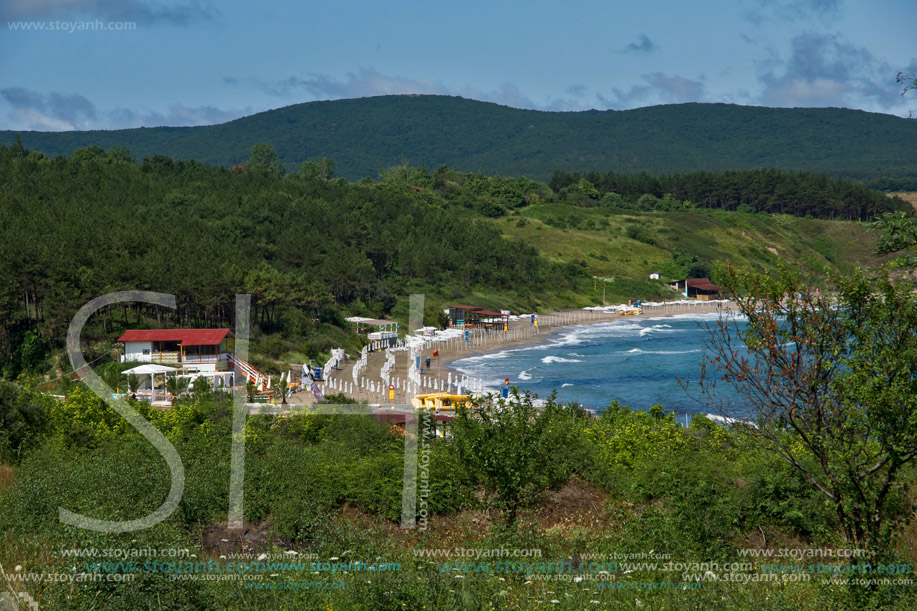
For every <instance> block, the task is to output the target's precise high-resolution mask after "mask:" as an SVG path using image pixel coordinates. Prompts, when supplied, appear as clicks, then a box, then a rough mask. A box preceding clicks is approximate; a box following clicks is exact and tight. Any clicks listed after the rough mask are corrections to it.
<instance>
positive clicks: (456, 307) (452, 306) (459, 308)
mask: <svg viewBox="0 0 917 611" xmlns="http://www.w3.org/2000/svg"><path fill="white" fill-rule="evenodd" d="M449 309H450V310H480V309H481V308H479V307H478V306H463V305H451V306H449Z"/></svg>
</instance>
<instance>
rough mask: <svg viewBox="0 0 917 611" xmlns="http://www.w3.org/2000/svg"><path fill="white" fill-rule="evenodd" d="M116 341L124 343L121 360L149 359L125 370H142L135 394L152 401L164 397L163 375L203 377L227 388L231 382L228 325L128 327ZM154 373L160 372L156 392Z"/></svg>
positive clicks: (230, 344) (129, 371)
mask: <svg viewBox="0 0 917 611" xmlns="http://www.w3.org/2000/svg"><path fill="white" fill-rule="evenodd" d="M118 341H119V342H122V343H123V344H124V354H123V355H122V356H121V362H122V363H150V365H148V366H145V367H146V369H145V368H144V367H135V368H133V369H130V370H128V371H126V372H125V373H126V374H127V373H134V374H143V379H142V380H141V384H140V386H139V388H138V389H137V391H138V392H137V395H138V396H144V397H146V398H148V399H150V400H153V401H154V402H156V401H157V399H166V398H167V397H168V395H166V394H164V393H165V390H164V389H162V387H163V386H164V385H165V376H170V375H174V376H177V377H180V378H186V379H187V380H188V381H189V382H191V383H193V382H194V381H195V380H196V379H197V378H200V377H206V378H208V379H209V380H210V383H211V384H212V385H213V387H214V388H230V387H232V386H233V384H234V381H235V380H234V378H235V376H234V371H233V367H232V360H231V359H232V356H231V355H232V352H233V349H234V345H233V344H234V340H233V338H232V334H231V333H230V330H229V329H145V330H130V331H125V332H124V335H122V336H121V337H119V338H118ZM244 365H247V363H245V364H244ZM244 365H243V367H244ZM157 367H159V369H156V368H157ZM150 368H153V369H150ZM244 373H245V371H244V370H243V374H244ZM156 375H161V376H163V378H162V382H160V384H161V386H160V388H161V389H162V390H161V391H160V393H159V395H156V392H155V389H156V386H157V383H156V378H155V376H156ZM166 400H167V401H168V400H171V398H167V399H166Z"/></svg>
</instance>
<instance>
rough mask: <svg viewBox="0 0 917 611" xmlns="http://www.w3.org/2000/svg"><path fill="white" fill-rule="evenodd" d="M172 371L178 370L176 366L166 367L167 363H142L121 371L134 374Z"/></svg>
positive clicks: (125, 373)
mask: <svg viewBox="0 0 917 611" xmlns="http://www.w3.org/2000/svg"><path fill="white" fill-rule="evenodd" d="M170 371H178V369H176V368H175V367H166V366H165V365H140V366H139V367H134V368H133V369H125V370H124V371H122V372H121V373H123V374H124V375H129V374H134V375H138V376H140V375H152V374H154V373H168V372H170Z"/></svg>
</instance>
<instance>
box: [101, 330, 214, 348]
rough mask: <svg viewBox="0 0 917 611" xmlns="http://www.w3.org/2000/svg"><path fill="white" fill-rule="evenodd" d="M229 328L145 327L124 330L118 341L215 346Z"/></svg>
mask: <svg viewBox="0 0 917 611" xmlns="http://www.w3.org/2000/svg"><path fill="white" fill-rule="evenodd" d="M228 334H229V329H145V330H130V331H125V332H124V335H122V336H121V337H119V338H118V341H119V342H178V343H180V344H181V345H182V346H215V345H218V344H220V342H222V341H223V340H224V339H225V338H226V336H227V335H228Z"/></svg>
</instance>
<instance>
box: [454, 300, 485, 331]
mask: <svg viewBox="0 0 917 611" xmlns="http://www.w3.org/2000/svg"><path fill="white" fill-rule="evenodd" d="M480 309H481V308H479V307H477V306H469V305H451V306H449V326H450V327H453V328H455V329H464V328H465V327H466V326H471V323H470V316H469V315H468V314H469V312H474V311H475V310H480Z"/></svg>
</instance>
